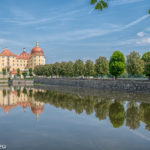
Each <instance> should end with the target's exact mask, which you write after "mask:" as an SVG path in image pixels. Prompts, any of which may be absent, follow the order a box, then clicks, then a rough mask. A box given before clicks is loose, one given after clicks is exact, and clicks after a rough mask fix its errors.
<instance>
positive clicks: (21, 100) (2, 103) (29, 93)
mask: <svg viewBox="0 0 150 150" xmlns="http://www.w3.org/2000/svg"><path fill="white" fill-rule="evenodd" d="M35 92H38V91H37V90H36V89H30V88H29V89H27V88H24V87H20V88H16V87H12V88H10V89H9V88H6V89H3V90H0V107H1V108H3V110H4V111H5V112H6V113H7V114H8V112H10V111H11V110H12V109H14V108H16V107H17V106H21V107H22V108H23V110H24V112H26V108H27V107H29V108H31V110H32V112H33V113H34V114H35V115H36V119H37V120H38V119H39V115H40V114H41V113H42V112H43V111H44V102H41V101H35V99H34V96H33V94H34V93H35Z"/></svg>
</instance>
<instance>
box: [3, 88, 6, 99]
mask: <svg viewBox="0 0 150 150" xmlns="http://www.w3.org/2000/svg"><path fill="white" fill-rule="evenodd" d="M5 96H6V89H4V90H3V97H5Z"/></svg>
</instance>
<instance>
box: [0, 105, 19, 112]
mask: <svg viewBox="0 0 150 150" xmlns="http://www.w3.org/2000/svg"><path fill="white" fill-rule="evenodd" d="M1 107H2V108H3V109H4V111H5V112H6V113H8V112H9V111H10V110H11V109H13V108H15V107H16V105H13V106H1Z"/></svg>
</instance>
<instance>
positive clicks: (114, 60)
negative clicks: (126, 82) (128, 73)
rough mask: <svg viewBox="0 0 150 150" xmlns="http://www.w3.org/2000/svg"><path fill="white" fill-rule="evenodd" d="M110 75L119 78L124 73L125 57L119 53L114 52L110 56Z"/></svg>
mask: <svg viewBox="0 0 150 150" xmlns="http://www.w3.org/2000/svg"><path fill="white" fill-rule="evenodd" d="M109 71H110V74H111V75H113V76H114V77H115V79H116V78H117V77H119V76H120V75H121V74H122V73H124V71H125V57H124V54H123V53H121V52H120V51H115V52H114V53H113V55H112V56H111V59H110V62H109Z"/></svg>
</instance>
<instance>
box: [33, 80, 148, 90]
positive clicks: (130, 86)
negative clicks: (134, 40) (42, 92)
mask: <svg viewBox="0 0 150 150" xmlns="http://www.w3.org/2000/svg"><path fill="white" fill-rule="evenodd" d="M34 83H35V84H46V85H58V86H72V87H81V88H93V89H103V90H113V91H118V90H120V91H130V92H138V91H141V92H150V81H147V80H119V79H118V80H109V79H104V80H103V79H61V78H58V79H51V78H35V80H34Z"/></svg>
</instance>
